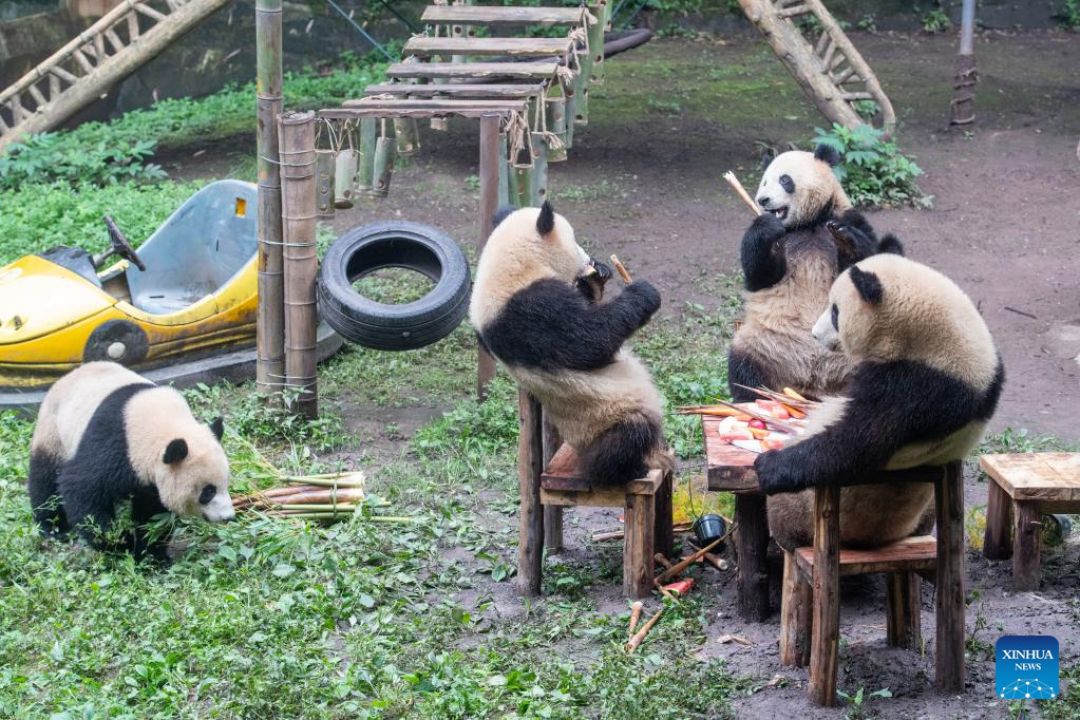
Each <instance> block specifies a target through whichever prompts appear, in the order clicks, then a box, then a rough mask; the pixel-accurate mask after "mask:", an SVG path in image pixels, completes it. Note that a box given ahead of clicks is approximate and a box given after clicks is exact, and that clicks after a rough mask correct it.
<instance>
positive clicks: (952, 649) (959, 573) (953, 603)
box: [934, 462, 964, 692]
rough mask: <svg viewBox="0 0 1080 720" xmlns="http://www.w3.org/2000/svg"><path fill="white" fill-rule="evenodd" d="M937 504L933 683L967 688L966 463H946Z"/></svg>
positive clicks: (936, 489) (937, 489)
mask: <svg viewBox="0 0 1080 720" xmlns="http://www.w3.org/2000/svg"><path fill="white" fill-rule="evenodd" d="M934 503H935V505H936V506H937V532H938V540H937V572H936V582H935V583H934V584H935V586H936V588H937V592H936V593H935V595H936V597H937V637H936V638H935V646H934V656H935V662H934V684H935V685H937V688H938V690H941V691H942V692H963V690H964V466H963V464H962V463H960V462H952V463H949V464H948V465H946V466H945V478H944V479H943V480H939V481H938V482H937V484H936V485H935V487H934Z"/></svg>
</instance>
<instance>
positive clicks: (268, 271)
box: [255, 0, 285, 394]
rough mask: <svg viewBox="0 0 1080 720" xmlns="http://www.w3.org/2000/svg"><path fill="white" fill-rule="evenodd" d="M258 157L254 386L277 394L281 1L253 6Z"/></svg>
mask: <svg viewBox="0 0 1080 720" xmlns="http://www.w3.org/2000/svg"><path fill="white" fill-rule="evenodd" d="M255 53H256V72H255V76H256V81H255V95H256V98H257V106H258V136H257V142H256V151H255V153H256V157H257V167H258V182H259V197H258V215H257V218H258V222H257V229H256V234H257V237H258V243H259V259H258V268H259V269H258V272H259V275H258V293H259V306H258V311H257V313H256V322H255V348H256V349H255V387H256V388H257V389H258V391H259V392H261V393H264V394H271V393H277V392H279V391H280V390H281V387H282V384H283V383H284V380H285V306H284V288H285V285H284V277H285V275H284V272H285V271H284V268H283V264H282V252H281V175H280V173H279V171H278V162H279V158H278V127H277V117H278V115H279V114H280V113H281V108H282V94H281V0H257V1H256V4H255Z"/></svg>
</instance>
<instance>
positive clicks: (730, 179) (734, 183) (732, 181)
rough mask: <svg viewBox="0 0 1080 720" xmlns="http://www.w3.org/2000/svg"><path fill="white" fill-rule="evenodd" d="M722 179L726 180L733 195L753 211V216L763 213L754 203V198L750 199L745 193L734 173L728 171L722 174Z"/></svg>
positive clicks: (748, 194)
mask: <svg viewBox="0 0 1080 720" xmlns="http://www.w3.org/2000/svg"><path fill="white" fill-rule="evenodd" d="M724 179H725V180H727V183H728V185H730V186H731V187H732V188H734V190H735V194H736V195H738V196H739V197H740V198H741V199H742V201H743V202H744V203H746V206H747V207H749V208H750V209H751V210H753V211H754V214H755V215H760V214H761V213H763V212H765V211H764V210H762V209H761V208H760V207H758V204H757V203H756V202H754V198H752V197H750V193H748V192H746V188H744V187H743V185H742V183H741V182H739V178H737V177H735V173H733V172H731V171H730V170H728V171H727V172H726V173H724Z"/></svg>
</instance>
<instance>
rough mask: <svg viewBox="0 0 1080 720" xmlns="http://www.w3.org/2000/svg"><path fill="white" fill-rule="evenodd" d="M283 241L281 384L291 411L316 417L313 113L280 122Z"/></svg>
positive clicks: (291, 115)
mask: <svg viewBox="0 0 1080 720" xmlns="http://www.w3.org/2000/svg"><path fill="white" fill-rule="evenodd" d="M280 133H281V137H280V140H279V142H280V144H281V158H282V160H281V190H282V192H281V196H282V203H281V209H282V230H283V233H282V238H283V241H284V244H283V249H284V268H285V378H286V380H285V382H286V385H287V387H289V388H290V389H293V390H294V391H297V392H298V393H299V394H298V395H297V396H296V397H295V399H293V401H292V402H293V409H294V410H295V412H296V413H297V414H299V415H302V416H304V417H307V418H316V417H318V416H319V405H318V397H319V396H318V390H317V386H316V380H317V376H316V370H315V360H316V329H317V327H318V317H317V315H316V312H315V276H316V274H317V273H318V270H319V261H318V258H317V257H316V253H315V196H316V187H315V185H316V182H315V113H313V112H291V113H286V114H284V115H282V116H281V119H280Z"/></svg>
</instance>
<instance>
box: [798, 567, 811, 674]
mask: <svg viewBox="0 0 1080 720" xmlns="http://www.w3.org/2000/svg"><path fill="white" fill-rule="evenodd" d="M798 579H799V582H798V584H797V587H796V592H797V593H798V602H797V603H796V604H797V606H798V607H797V610H798V616H797V622H798V625H797V628H796V637H795V647H796V648H797V649H798V654H797V656H796V659H795V664H796V665H798V666H799V667H806V666H807V665H809V664H810V644H811V643H812V642H813V635H814V588H813V586H811V584H810V580H808V579H807V578H806V577H804V576H803V575H802V573H799V577H798Z"/></svg>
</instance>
